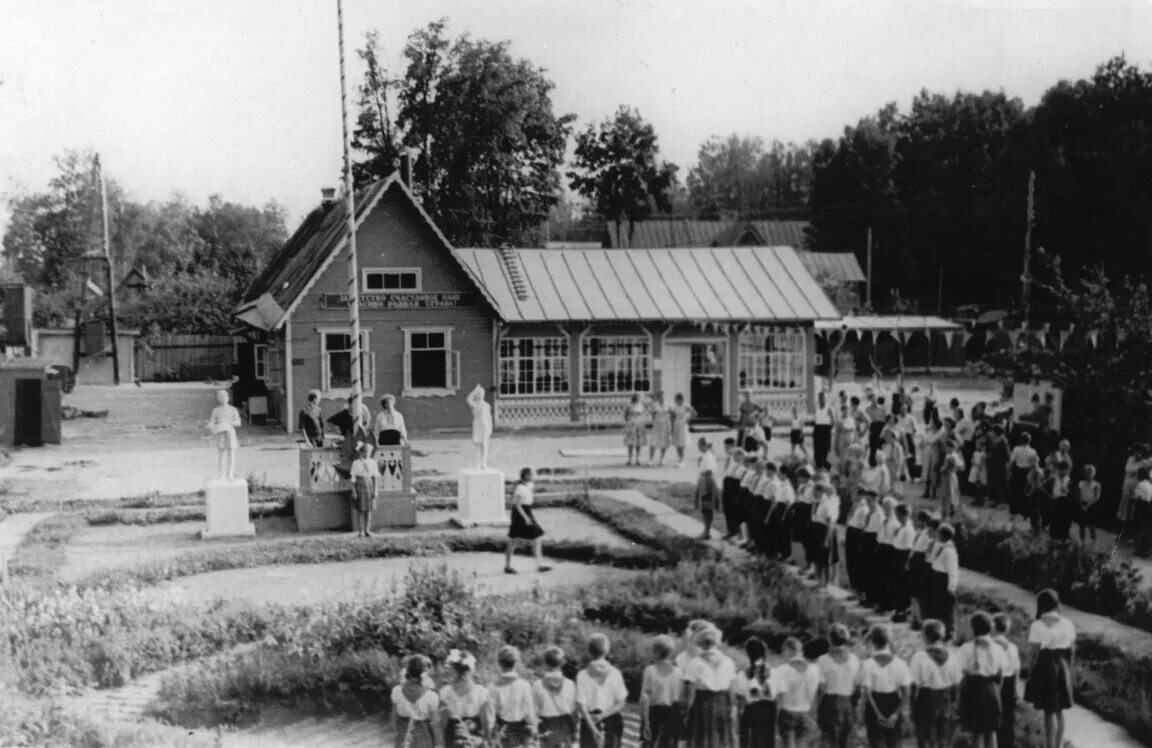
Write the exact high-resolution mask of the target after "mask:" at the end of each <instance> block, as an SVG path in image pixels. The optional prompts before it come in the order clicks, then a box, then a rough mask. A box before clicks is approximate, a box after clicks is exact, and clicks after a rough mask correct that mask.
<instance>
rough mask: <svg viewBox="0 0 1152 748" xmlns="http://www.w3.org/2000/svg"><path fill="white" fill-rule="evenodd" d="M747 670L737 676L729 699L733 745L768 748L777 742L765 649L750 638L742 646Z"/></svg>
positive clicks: (760, 642) (769, 671)
mask: <svg viewBox="0 0 1152 748" xmlns="http://www.w3.org/2000/svg"><path fill="white" fill-rule="evenodd" d="M744 654H745V655H747V656H748V667H747V668H746V669H744V670H741V671H740V672H738V673H736V678H735V679H734V680H733V681H732V697H733V699H735V702H736V704H735V708H736V714H737V727H736V744H737V745H740V746H768V745H774V744H775V742H776V702H775V701H774V698H775V694H774V692H773V683H772V669H771V668H770V667H768V647H767V646H766V645H765V644H764V642H763V641H762V640H760V639H758V638H757V637H755V636H753V637H751V638H749V639H748V641H746V642H744Z"/></svg>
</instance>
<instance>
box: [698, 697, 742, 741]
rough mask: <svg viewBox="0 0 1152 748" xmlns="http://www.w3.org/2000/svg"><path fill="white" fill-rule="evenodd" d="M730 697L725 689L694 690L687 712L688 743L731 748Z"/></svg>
mask: <svg viewBox="0 0 1152 748" xmlns="http://www.w3.org/2000/svg"><path fill="white" fill-rule="evenodd" d="M731 713H732V699H731V697H730V696H729V695H728V692H727V691H704V690H698V691H696V695H695V697H694V698H693V700H692V708H691V710H690V711H689V712H688V745H690V746H692V748H731V746H732V724H731Z"/></svg>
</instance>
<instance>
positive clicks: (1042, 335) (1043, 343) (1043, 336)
mask: <svg viewBox="0 0 1152 748" xmlns="http://www.w3.org/2000/svg"><path fill="white" fill-rule="evenodd" d="M1045 327H1047V325H1045ZM1036 339H1037V340H1039V341H1040V347H1041V348H1046V347H1048V331H1047V330H1037V331H1036Z"/></svg>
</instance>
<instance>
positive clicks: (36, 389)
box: [12, 379, 44, 447]
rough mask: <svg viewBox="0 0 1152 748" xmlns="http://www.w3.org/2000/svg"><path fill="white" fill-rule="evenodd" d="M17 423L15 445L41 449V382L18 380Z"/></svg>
mask: <svg viewBox="0 0 1152 748" xmlns="http://www.w3.org/2000/svg"><path fill="white" fill-rule="evenodd" d="M15 415H16V419H15V420H16V423H15V424H14V431H13V434H12V437H13V439H12V443H13V444H17V445H19V444H26V445H28V446H30V447H39V446H40V445H41V444H43V443H44V437H43V432H42V429H41V427H40V380H39V379H17V380H16V413H15Z"/></svg>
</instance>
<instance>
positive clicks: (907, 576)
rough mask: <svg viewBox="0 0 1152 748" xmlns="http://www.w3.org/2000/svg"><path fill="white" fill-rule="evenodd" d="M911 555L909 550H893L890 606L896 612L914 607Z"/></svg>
mask: <svg viewBox="0 0 1152 748" xmlns="http://www.w3.org/2000/svg"><path fill="white" fill-rule="evenodd" d="M910 564H911V553H910V552H909V551H907V550H899V549H896V548H893V549H892V557H891V569H892V581H891V586H890V587H889V590H890V594H889V599H888V604H889V606H890V607H891V608H892V610H895V611H905V610H908V609H909V608H910V607H912V573H911V570H910Z"/></svg>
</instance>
